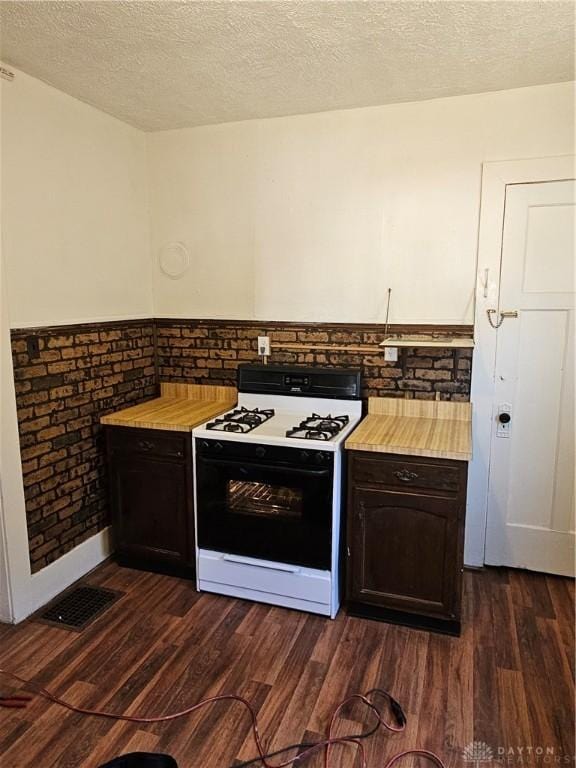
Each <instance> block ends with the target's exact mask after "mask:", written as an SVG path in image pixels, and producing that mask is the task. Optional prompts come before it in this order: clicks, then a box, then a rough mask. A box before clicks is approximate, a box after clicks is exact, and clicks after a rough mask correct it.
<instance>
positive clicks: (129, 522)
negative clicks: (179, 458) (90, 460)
mask: <svg viewBox="0 0 576 768" xmlns="http://www.w3.org/2000/svg"><path fill="white" fill-rule="evenodd" d="M110 479H111V483H112V499H113V513H114V534H115V537H116V547H117V549H118V551H119V552H120V553H122V554H128V555H134V556H138V557H146V558H153V559H154V560H163V561H168V562H174V563H180V562H182V563H186V562H189V561H192V559H193V554H192V552H191V543H190V542H191V531H192V525H193V520H192V517H191V515H188V508H189V499H188V494H189V493H191V489H190V488H188V483H187V472H186V465H185V464H184V463H181V462H171V461H166V460H162V459H159V458H157V457H154V456H137V455H128V454H124V455H119V454H117V455H116V456H114V459H113V461H112V472H111V478H110ZM189 517H190V519H188V518H189Z"/></svg>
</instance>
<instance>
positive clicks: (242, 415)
mask: <svg viewBox="0 0 576 768" xmlns="http://www.w3.org/2000/svg"><path fill="white" fill-rule="evenodd" d="M272 416H274V409H273V408H266V409H260V408H253V409H250V408H245V407H244V406H241V407H240V408H237V409H236V410H234V411H230V413H225V414H224V415H223V416H220V417H219V418H218V419H216V420H215V421H211V422H209V423H208V424H206V429H212V430H216V431H220V432H237V433H246V432H251V431H252V430H253V429H256V427H259V426H260V424H264V422H265V421H268V419H271V418H272Z"/></svg>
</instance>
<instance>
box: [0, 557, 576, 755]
mask: <svg viewBox="0 0 576 768" xmlns="http://www.w3.org/2000/svg"><path fill="white" fill-rule="evenodd" d="M85 581H87V582H88V583H91V584H99V585H102V586H107V587H110V588H112V589H118V590H122V591H124V592H125V593H126V594H125V596H124V597H123V598H122V599H121V600H119V601H118V602H117V603H116V604H115V605H114V606H113V607H112V608H111V609H110V610H109V611H108V612H107V613H106V614H104V615H103V616H101V617H100V618H99V619H97V620H96V621H95V622H94V623H93V624H92V625H91V626H90V627H88V628H87V629H85V630H84V631H83V632H82V633H76V632H71V631H67V630H64V629H61V628H57V627H51V626H48V625H44V624H41V623H37V622H34V621H32V620H29V621H27V622H25V623H23V624H21V625H20V626H18V627H9V626H6V625H0V666H2V667H5V668H7V669H12V670H14V671H17V672H18V673H19V674H21V675H23V676H25V677H29V678H31V679H32V680H34V681H35V682H37V683H39V684H41V685H44V686H46V687H48V688H50V689H51V690H52V691H54V692H55V693H57V694H58V695H61V696H64V697H66V698H67V699H69V700H70V701H72V702H74V703H75V704H78V705H82V706H85V707H97V708H106V709H109V710H116V711H118V712H125V713H130V714H134V713H143V714H144V715H153V714H167V713H169V712H173V711H175V710H178V709H183V708H185V707H187V706H190V705H192V704H194V703H195V702H197V701H198V700H199V699H201V698H203V697H206V696H210V695H214V694H217V693H225V692H229V693H237V694H240V695H242V696H244V697H246V698H247V699H249V700H250V701H251V702H253V704H254V705H255V707H256V709H257V711H258V717H259V722H260V728H261V732H262V733H263V735H264V737H265V739H266V743H267V746H268V747H270V749H277V748H279V747H281V746H284V745H285V744H289V743H294V742H300V741H307V740H316V739H319V738H320V736H321V734H322V733H323V732H324V731H325V729H326V726H327V723H328V720H329V718H330V714H331V711H332V710H333V708H334V707H335V706H336V705H337V704H338V703H339V702H340V700H342V699H343V698H345V697H346V696H347V695H349V694H350V693H353V692H358V691H365V690H367V689H369V688H372V687H375V686H380V687H384V688H387V689H389V690H390V691H391V692H392V693H393V695H394V696H395V697H396V698H397V699H398V700H399V701H400V702H401V703H402V705H403V707H404V709H405V711H406V713H407V717H408V727H407V729H406V731H405V732H404V733H403V734H399V735H396V736H391V735H387V734H386V733H378V734H377V735H375V736H373V737H371V738H370V739H369V740H368V741H367V742H365V745H366V749H367V754H368V761H369V766H370V768H382V767H383V765H384V764H385V762H386V759H388V758H389V757H390V756H392V755H394V754H396V753H397V752H400V751H401V750H403V749H407V748H410V747H422V748H426V749H431V750H434V751H436V752H438V754H439V755H440V756H441V757H442V758H443V759H444V761H445V763H446V765H447V766H448V768H457V767H458V768H460V767H463V768H466V767H467V766H472V767H473V768H478V766H477V764H474V763H471V762H469V763H466V762H465V760H464V758H463V754H462V750H463V748H464V747H465V746H466V745H467V744H469V743H470V742H472V741H473V740H476V741H483V742H486V744H487V745H489V746H490V747H491V748H492V750H493V753H494V756H495V757H500V758H501V760H502V758H503V755H502V753H500V754H499V752H498V750H499V749H500V750H505V752H504V756H505V757H506V760H507V762H505V763H504V762H494V763H493V765H498V766H500V765H503V764H506V765H516V766H518V765H522V766H545V765H550V764H552V765H557V764H560V765H565V764H570V763H571V764H573V761H574V754H575V750H574V735H573V734H574V730H573V722H574V705H573V701H574V699H573V696H574V666H573V659H574V585H573V582H572V581H571V580H569V579H562V578H558V577H551V576H543V575H539V574H532V573H527V572H523V571H508V570H504V569H486V570H485V571H482V572H467V573H466V576H465V592H464V621H463V626H464V631H463V635H462V637H461V638H459V639H455V638H449V637H444V636H441V635H433V634H428V633H425V632H420V631H416V630H411V629H406V628H403V627H396V626H393V625H389V624H383V623H378V622H372V621H367V620H363V619H357V618H351V617H348V616H347V615H346V613H345V612H343V611H341V612H340V614H339V616H338V617H337V619H336V620H335V621H330V620H328V619H324V618H321V617H318V616H312V615H308V614H304V613H297V612H296V611H289V610H285V609H282V608H276V607H269V606H265V605H258V604H254V603H249V602H243V601H240V600H233V599H229V598H226V597H220V596H215V595H208V594H204V595H199V594H197V593H196V592H195V590H194V586H193V584H192V583H191V582H189V581H186V580H183V579H175V578H171V577H168V576H159V575H155V574H151V573H144V572H140V571H133V570H129V569H125V568H119V567H118V566H116V565H115V564H113V563H106V564H104V565H103V566H101V567H100V568H99V569H97V570H96V571H94V572H93V573H92V574H90V575H89V576H88V577H87V579H86V580H85ZM15 688H16V687H15V686H14V685H13V684H12V683H11V682H10V681H8V680H7V679H5V678H0V690H1V691H2V692H3V693H11V692H13V691H15ZM365 722H366V721H365V719H364V717H363V714H362V712H361V711H360V709H359V708H358V706H351V707H349V708H348V709H347V710H345V711H344V713H343V719H342V721H341V722H340V723H339V725H338V728H337V731H336V732H337V733H338V734H344V733H350V732H351V731H352V732H354V731H358V730H361V729H362V727H363V724H364V723H365ZM521 749H523V750H524V751H523V753H520V752H519V750H521ZM539 749H542V750H544V754H543V755H540V754H537V753H538V750H539ZM137 750H143V751H157V752H167V753H169V754H172V755H173V756H174V757H175V758H176V759H177V761H178V763H179V766H180V768H200V767H201V768H230V767H231V766H234V765H236V764H237V762H238V761H241V760H247V759H249V758H251V757H254V756H255V755H256V751H255V748H254V745H253V743H252V741H251V739H250V733H249V718H248V716H247V714H246V713H245V712H244V711H243V710H242V709H241V707H240V705H238V704H235V703H220V704H217V705H215V706H214V707H212V708H209V709H205V710H204V711H202V712H199V713H196V714H194V715H192V716H190V717H187V718H183V719H180V720H177V721H172V722H168V723H161V724H154V725H135V724H129V723H121V722H113V721H110V720H101V719H96V718H87V717H83V716H81V715H78V714H75V713H72V712H67V711H65V710H63V709H61V708H60V707H57V706H56V705H52V704H49V703H48V702H46V701H45V700H43V699H41V698H40V697H35V699H34V701H33V703H32V705H31V706H30V707H29V708H27V709H26V710H8V709H0V765H2V766H6V768H8V767H9V768H28V767H32V766H34V768H55V766H58V768H78V767H79V766H82V767H83V768H94V767H95V766H99V765H100V764H102V763H104V762H106V761H107V760H109V759H111V758H112V757H114V756H116V755H118V754H121V753H123V752H130V751H137ZM554 761H555V762H554ZM359 764H360V763H359V760H358V758H357V757H355V755H354V753H353V750H352V749H351V748H350V747H340V746H338V747H335V748H333V750H332V757H331V768H358V766H359ZM305 765H306V766H307V768H320V766H321V765H322V757H321V756H320V755H317V756H315V757H313V758H311V759H310V760H308V761H307V762H306V763H305ZM423 765H425V763H424V762H423V761H420V762H417V759H413V758H408V759H406V760H404V762H401V763H398V766H399V767H400V768H416V767H417V766H418V767H420V766H423ZM484 765H486V766H489V765H490V763H488V762H486V763H483V764H482V768H484Z"/></svg>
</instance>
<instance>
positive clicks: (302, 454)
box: [300, 451, 310, 461]
mask: <svg viewBox="0 0 576 768" xmlns="http://www.w3.org/2000/svg"><path fill="white" fill-rule="evenodd" d="M309 458H310V454H309V453H308V451H300V459H301V460H302V461H308V459H309Z"/></svg>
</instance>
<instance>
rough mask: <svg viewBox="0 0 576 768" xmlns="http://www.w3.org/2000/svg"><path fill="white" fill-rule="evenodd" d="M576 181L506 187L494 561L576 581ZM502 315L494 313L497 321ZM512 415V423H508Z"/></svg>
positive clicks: (491, 541) (493, 468) (491, 498)
mask: <svg viewBox="0 0 576 768" xmlns="http://www.w3.org/2000/svg"><path fill="white" fill-rule="evenodd" d="M575 214H576V207H575V183H574V182H573V181H557V182H542V183H535V184H511V185H508V186H507V188H506V207H505V216H504V232H503V239H502V264H501V277H500V297H499V309H500V311H503V312H506V311H514V310H516V311H517V312H518V317H517V318H516V319H515V318H505V319H504V320H503V322H502V325H501V326H500V327H499V328H498V330H497V331H495V333H497V334H498V336H497V351H496V370H495V400H494V409H493V429H492V443H491V453H490V480H489V490H488V521H487V530H486V553H485V562H486V563H488V564H490V565H508V566H513V567H517V568H529V569H531V570H535V571H544V572H546V573H556V574H562V575H566V576H573V575H574V475H575V471H576V470H575V466H576V465H575V454H574V278H575V247H574V221H575V218H574V217H575ZM497 317H498V316H497V315H493V319H494V321H496V318H497ZM506 414H509V420H507V415H506Z"/></svg>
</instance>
